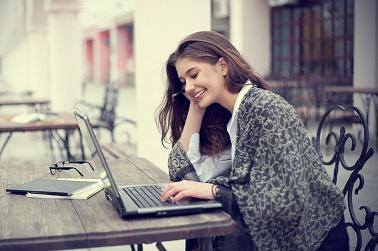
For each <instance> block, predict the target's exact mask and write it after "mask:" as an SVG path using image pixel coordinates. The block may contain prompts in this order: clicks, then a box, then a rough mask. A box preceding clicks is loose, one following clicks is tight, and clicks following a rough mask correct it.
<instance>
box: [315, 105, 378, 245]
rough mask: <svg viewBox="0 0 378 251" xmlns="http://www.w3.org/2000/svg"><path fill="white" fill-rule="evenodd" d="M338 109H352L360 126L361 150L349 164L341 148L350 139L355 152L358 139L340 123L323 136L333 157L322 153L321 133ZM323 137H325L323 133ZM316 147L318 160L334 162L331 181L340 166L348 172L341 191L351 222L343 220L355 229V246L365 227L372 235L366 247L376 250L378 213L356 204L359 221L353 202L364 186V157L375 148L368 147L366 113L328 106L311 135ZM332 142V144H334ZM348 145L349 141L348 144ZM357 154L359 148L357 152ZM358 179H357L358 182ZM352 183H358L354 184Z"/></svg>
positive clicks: (338, 106)
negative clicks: (375, 222) (331, 148)
mask: <svg viewBox="0 0 378 251" xmlns="http://www.w3.org/2000/svg"><path fill="white" fill-rule="evenodd" d="M337 111H341V112H344V113H345V112H351V113H353V115H354V116H353V117H352V121H353V123H358V124H360V125H361V127H362V130H361V132H360V133H362V147H361V148H358V149H360V150H361V152H360V153H359V157H358V159H357V160H356V161H355V162H354V163H353V164H352V165H348V164H347V162H346V161H345V156H344V151H345V150H346V143H347V142H348V141H349V143H350V145H351V146H350V151H351V152H355V151H357V150H356V145H357V140H356V137H355V136H354V135H353V134H352V133H350V132H347V131H346V129H345V127H344V126H340V131H339V132H338V133H336V132H334V131H333V130H332V127H331V129H329V131H328V134H327V135H326V136H325V145H326V146H330V145H331V144H332V147H333V151H332V153H331V155H332V157H330V159H329V160H325V159H324V157H323V154H322V150H321V142H320V141H321V139H322V138H321V133H322V132H323V133H324V134H325V132H324V131H326V129H325V128H326V126H327V124H329V123H331V125H332V122H330V121H332V114H334V113H335V112H337ZM323 139H324V137H323ZM332 141H333V142H332ZM314 144H315V148H316V150H317V151H318V153H319V154H320V157H321V160H322V163H323V165H325V166H333V167H334V170H333V178H332V181H333V182H334V183H335V184H337V177H338V172H339V168H340V167H341V168H344V169H345V170H347V171H349V172H350V175H349V178H348V180H347V181H346V183H345V185H344V188H343V194H344V197H346V199H347V206H348V210H349V214H350V217H351V222H346V224H347V227H350V228H352V229H353V231H354V232H355V233H356V241H357V242H356V248H355V250H361V247H362V244H363V238H362V231H363V230H368V231H369V233H370V235H371V238H370V239H369V240H368V242H367V243H366V246H365V250H375V248H376V246H377V243H378V233H377V231H376V230H375V229H374V219H375V217H376V216H378V213H377V212H374V211H373V212H372V211H371V210H370V208H369V207H368V206H365V205H364V206H361V207H359V210H361V211H363V212H362V214H364V216H365V217H364V222H363V223H361V222H360V221H359V220H358V218H357V217H356V211H355V208H354V205H353V197H354V196H353V195H358V192H359V191H360V190H361V189H362V188H363V186H364V176H363V174H362V173H360V171H361V170H362V168H363V167H364V165H365V163H366V161H367V160H368V159H369V158H370V157H371V156H372V155H373V154H374V150H373V149H372V148H369V145H368V144H369V128H368V123H367V119H366V117H365V115H364V114H363V113H362V112H361V110H360V109H358V108H356V107H354V106H345V107H344V106H341V105H335V106H333V107H331V108H330V109H329V110H328V111H327V112H326V113H325V114H324V115H323V117H322V119H321V121H320V124H319V127H318V129H317V133H316V138H315V139H314ZM333 144H334V146H333ZM348 146H349V145H348ZM348 151H349V150H348ZM356 154H358V152H357V153H356ZM357 182H358V183H357ZM355 186H357V187H356V188H355Z"/></svg>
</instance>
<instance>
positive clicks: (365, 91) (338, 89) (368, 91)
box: [325, 86, 378, 146]
mask: <svg viewBox="0 0 378 251" xmlns="http://www.w3.org/2000/svg"><path fill="white" fill-rule="evenodd" d="M325 92H326V93H331V94H339V95H342V94H344V95H345V94H356V95H358V96H359V97H360V98H361V101H362V105H363V112H364V113H365V115H366V119H367V121H368V122H369V114H370V104H371V102H373V108H374V114H375V139H376V142H375V143H376V146H378V116H377V111H378V88H356V87H352V86H327V87H325Z"/></svg>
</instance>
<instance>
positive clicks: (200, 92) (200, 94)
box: [194, 89, 206, 100]
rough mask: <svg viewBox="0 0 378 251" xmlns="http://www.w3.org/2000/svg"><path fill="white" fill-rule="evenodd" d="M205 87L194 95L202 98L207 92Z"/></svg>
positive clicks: (196, 97)
mask: <svg viewBox="0 0 378 251" xmlns="http://www.w3.org/2000/svg"><path fill="white" fill-rule="evenodd" d="M205 91H206V90H205V89H202V90H201V91H199V92H197V93H196V94H195V95H194V98H195V99H197V100H198V99H200V98H201V97H202V96H203V94H204V93H205Z"/></svg>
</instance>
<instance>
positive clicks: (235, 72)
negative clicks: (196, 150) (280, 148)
mask: <svg viewBox="0 0 378 251" xmlns="http://www.w3.org/2000/svg"><path fill="white" fill-rule="evenodd" d="M179 58H189V59H191V60H194V61H197V62H204V63H209V64H212V65H215V64H216V63H217V62H218V60H219V59H220V58H223V59H224V60H225V61H226V62H227V64H228V72H227V75H226V77H225V82H226V88H227V89H228V90H229V91H230V92H231V93H237V92H239V91H240V90H241V88H242V87H243V85H244V84H245V83H246V81H247V80H250V81H251V82H252V83H253V84H255V85H256V86H257V87H259V88H262V89H267V85H266V83H265V82H264V80H263V79H262V78H260V77H259V76H257V74H255V73H254V71H253V70H252V68H251V66H250V65H249V64H248V63H247V62H246V61H245V60H244V58H243V57H242V56H241V55H240V53H239V52H238V51H237V49H236V48H235V47H234V46H233V45H232V44H231V42H230V41H228V40H227V38H225V37H224V36H223V35H221V34H219V33H216V32H213V31H200V32H196V33H193V34H190V35H189V36H187V37H186V38H184V40H182V41H181V42H180V44H179V46H178V47H177V49H176V50H175V51H174V52H173V53H172V54H171V55H170V56H169V58H168V60H167V62H166V74H167V81H166V87H165V95H164V98H163V100H162V102H161V104H160V106H159V107H158V110H157V111H158V120H156V123H157V126H158V128H159V130H160V132H161V143H162V145H163V146H164V147H165V144H164V143H168V142H170V143H171V144H172V145H173V144H175V143H176V142H177V141H178V140H179V139H180V137H181V133H182V130H183V128H184V124H185V120H186V116H187V114H188V109H189V100H188V99H187V98H186V97H185V96H184V95H174V94H175V93H178V92H180V91H181V90H182V88H183V86H182V83H181V81H180V80H179V78H178V74H177V70H176V62H177V60H178V59H179ZM230 117H231V113H230V112H229V111H228V110H227V109H226V108H224V107H222V106H221V105H219V104H216V103H214V104H211V105H210V106H209V107H207V109H206V112H205V115H204V117H203V120H202V124H201V129H200V152H201V154H206V155H208V156H215V155H217V154H219V153H220V152H221V151H223V150H224V149H225V148H226V147H227V146H228V145H229V144H230V139H229V136H228V133H227V123H228V121H229V119H230Z"/></svg>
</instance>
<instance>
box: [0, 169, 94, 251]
mask: <svg viewBox="0 0 378 251" xmlns="http://www.w3.org/2000/svg"><path fill="white" fill-rule="evenodd" d="M48 166H49V165H48V164H33V163H30V162H19V163H16V164H14V165H10V166H6V164H4V163H2V164H1V166H0V174H1V177H0V180H1V182H0V186H1V189H0V193H1V194H0V226H1V233H0V250H41V249H47V248H48V249H65V248H74V247H86V246H87V235H86V233H85V231H84V228H83V226H82V224H81V222H80V218H79V216H78V215H77V214H76V212H75V209H74V207H73V204H72V201H69V200H44V199H30V198H26V197H25V196H24V195H17V194H9V193H7V192H5V189H6V188H7V187H10V186H13V185H17V184H21V183H24V182H27V181H30V180H33V179H35V178H39V177H49V176H51V175H50V174H49V172H48V170H49V169H48ZM50 178H52V177H50Z"/></svg>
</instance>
